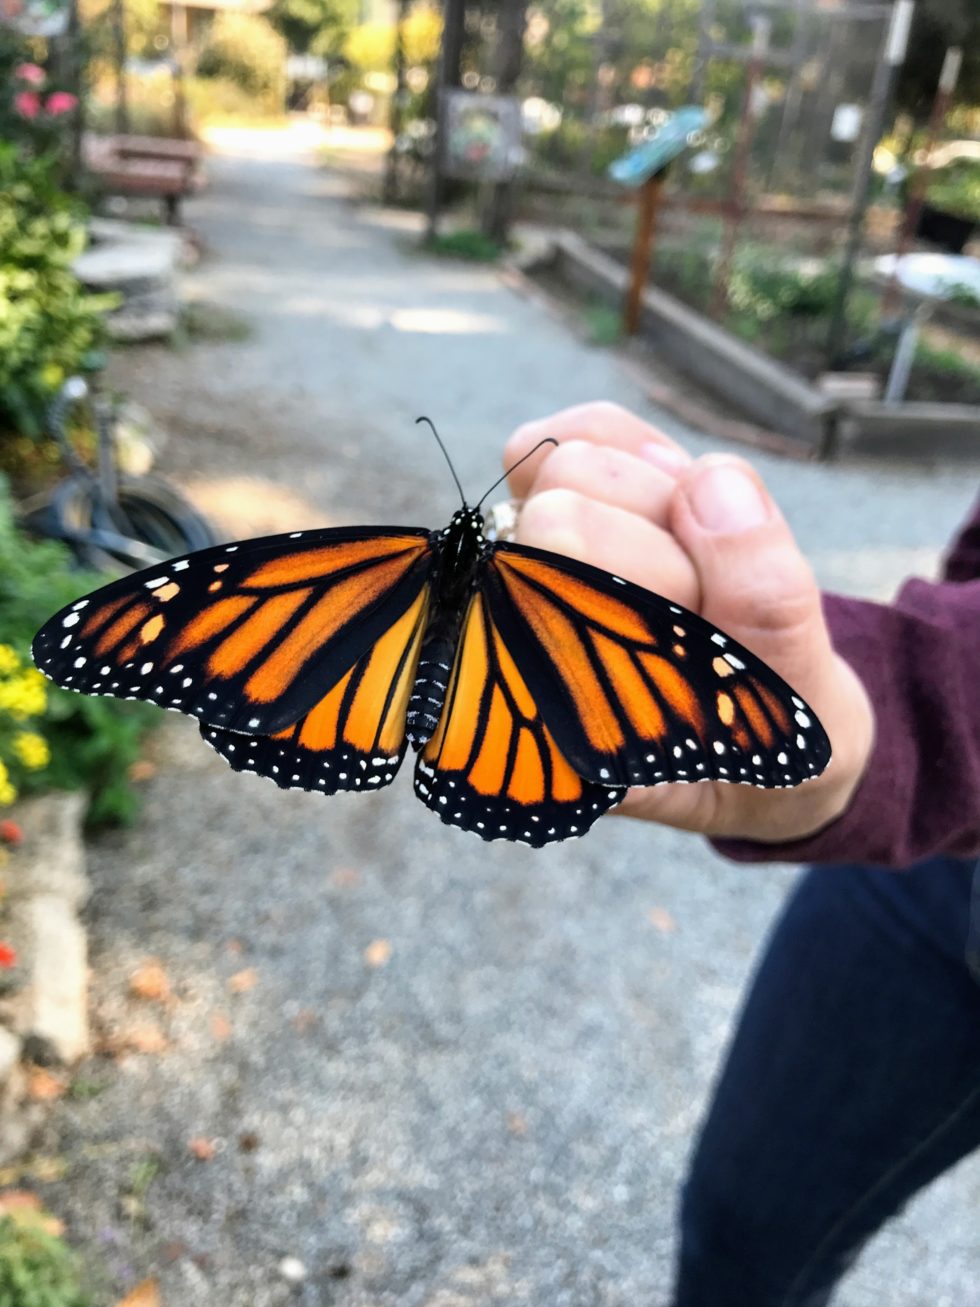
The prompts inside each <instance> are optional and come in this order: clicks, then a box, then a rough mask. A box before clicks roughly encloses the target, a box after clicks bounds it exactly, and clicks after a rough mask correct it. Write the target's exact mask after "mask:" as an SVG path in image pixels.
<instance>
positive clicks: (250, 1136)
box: [238, 1130, 261, 1153]
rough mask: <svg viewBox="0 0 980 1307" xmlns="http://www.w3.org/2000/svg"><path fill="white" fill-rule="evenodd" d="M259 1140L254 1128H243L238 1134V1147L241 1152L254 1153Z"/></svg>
mask: <svg viewBox="0 0 980 1307" xmlns="http://www.w3.org/2000/svg"><path fill="white" fill-rule="evenodd" d="M260 1142H261V1141H260V1140H259V1137H258V1135H257V1134H256V1133H255V1131H254V1130H245V1131H243V1132H242V1134H240V1135H239V1136H238V1147H239V1148H240V1149H241V1151H242V1152H243V1153H254V1152H255V1150H256V1148H258V1146H259V1143H260Z"/></svg>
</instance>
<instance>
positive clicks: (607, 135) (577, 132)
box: [531, 118, 627, 177]
mask: <svg viewBox="0 0 980 1307" xmlns="http://www.w3.org/2000/svg"><path fill="white" fill-rule="evenodd" d="M626 142H627V129H626V128H625V127H602V128H595V129H593V130H590V129H589V128H588V127H587V126H586V125H585V124H584V123H582V122H579V121H577V120H576V119H574V118H566V119H564V121H563V122H561V123H559V125H558V126H557V127H556V128H554V130H552V131H550V132H542V133H541V134H540V135H539V136H536V137H534V140H533V142H532V146H531V148H532V150H533V151H534V154H535V155H536V156H537V158H538V159H540V160H541V162H542V163H547V164H550V165H551V166H552V167H553V168H557V169H559V170H561V171H574V170H576V169H578V168H581V167H582V166H583V165H585V166H586V167H587V168H588V170H589V171H590V172H591V173H593V174H594V175H595V176H598V177H602V176H604V175H605V172H606V169H607V168H608V167H609V165H610V164H611V163H612V161H613V160H614V159H618V158H619V156H620V155H621V154H622V153H623V152H624V151H625V149H626Z"/></svg>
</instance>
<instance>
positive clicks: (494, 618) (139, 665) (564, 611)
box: [34, 505, 830, 847]
mask: <svg viewBox="0 0 980 1307" xmlns="http://www.w3.org/2000/svg"><path fill="white" fill-rule="evenodd" d="M34 656H35V661H36V662H37V665H38V666H39V667H40V669H41V670H42V671H43V672H44V673H45V674H46V675H48V676H50V677H51V678H52V679H53V680H55V681H57V682H58V683H59V684H61V685H63V686H65V687H66V688H69V689H72V690H78V691H81V692H83V693H90V694H110V695H114V696H116V697H122V698H139V699H148V700H150V701H152V702H155V703H158V704H160V705H161V706H163V707H167V708H172V709H174V710H177V711H180V712H184V713H187V714H188V715H191V716H193V717H196V718H197V720H198V721H199V723H200V730H201V734H202V736H203V737H204V739H205V740H206V741H207V742H208V743H209V744H210V745H211V746H212V747H213V748H214V749H216V750H217V751H218V752H219V753H220V754H221V755H222V756H223V757H224V758H225V759H226V761H227V762H228V763H229V764H230V765H231V767H232V768H233V769H234V770H236V771H240V772H249V771H251V772H252V773H253V774H256V775H262V776H265V777H267V778H269V779H271V780H273V781H274V782H275V783H276V784H277V785H279V786H280V787H281V788H284V789H305V790H312V791H316V792H319V793H323V794H334V793H338V792H342V791H351V790H370V789H380V788H383V787H384V786H386V785H388V784H389V783H390V782H391V781H392V780H393V779H394V776H395V774H396V772H397V770H398V768H399V766H400V765H401V762H402V760H403V758H404V755H405V752H406V750H407V747H408V745H411V746H412V747H413V748H414V749H415V750H416V751H417V753H418V758H417V762H416V769H415V792H416V794H417V795H418V797H419V798H420V799H421V800H422V802H423V803H425V804H426V806H428V807H429V808H431V809H433V811H435V812H436V813H437V814H438V815H439V816H440V818H441V819H442V820H443V821H444V822H445V823H447V824H449V825H454V826H457V827H460V828H462V829H464V830H469V831H473V832H475V833H476V834H478V835H480V836H481V838H483V839H487V840H492V839H509V840H516V841H520V842H523V843H527V844H531V845H533V846H535V847H539V846H541V845H545V844H549V843H552V842H554V841H557V840H561V839H565V838H567V837H569V836H576V835H581V834H584V833H585V831H587V830H588V829H589V827H590V826H591V825H592V824H593V823H594V821H595V820H596V819H597V818H598V817H599V816H601V814H602V813H603V812H605V811H606V810H608V809H609V808H610V807H612V806H614V805H615V804H617V803H619V802H620V801H621V800H622V798H623V797H624V795H625V793H626V789H627V787H629V786H631V785H656V784H660V783H665V782H693V781H702V780H704V781H710V780H714V781H727V782H735V783H744V784H754V785H760V786H763V787H765V788H776V787H780V786H788V785H796V784H799V783H800V782H801V781H803V780H807V779H809V778H810V777H812V776H816V775H819V773H820V772H821V771H822V770H823V769H824V767H825V766H826V764H827V761H828V760H829V757H830V746H829V743H828V741H827V737H826V735H825V734H824V732H823V730H822V728H821V726H820V724H819V722H818V721H817V719H816V717H815V715H814V714H813V713H812V711H811V710H810V709H809V708H808V707H807V705H806V704H805V703H804V702H803V700H802V699H801V698H799V696H797V695H796V694H795V693H794V692H793V691H792V690H791V688H790V687H789V686H787V685H786V684H785V682H783V681H782V680H781V679H780V678H779V677H778V676H777V675H776V674H775V673H774V672H773V671H772V670H771V669H769V668H768V667H766V666H765V664H763V663H761V662H760V660H759V659H757V658H755V657H754V655H752V654H751V653H750V652H749V651H748V650H745V649H743V648H742V647H741V646H739V645H738V644H736V643H735V642H734V641H732V640H730V639H729V637H727V636H726V635H725V634H724V633H723V632H719V631H717V630H716V629H715V628H714V627H712V626H710V625H709V624H708V623H707V622H705V621H704V620H703V619H702V618H700V617H699V616H698V615H697V614H695V613H691V612H688V611H687V610H685V609H683V608H681V607H680V606H679V605H676V604H673V603H671V602H670V601H669V600H667V599H664V598H662V597H661V596H659V595H655V594H653V593H651V592H649V591H646V590H643V589H642V588H641V587H639V586H636V585H634V584H631V583H630V582H628V581H626V580H625V579H623V578H621V577H616V576H611V575H610V574H608V573H605V572H601V571H599V570H598V569H596V568H593V567H590V566H589V565H587V564H585V563H580V562H577V561H575V560H572V559H569V558H564V557H560V556H558V555H555V554H550V553H547V552H545V551H542V550H536V549H530V548H527V547H523V546H519V545H513V544H508V543H500V542H492V541H488V540H487V538H486V536H485V535H484V532H483V527H482V518H481V515H480V513H479V511H478V510H477V509H470V508H467V507H466V506H465V505H464V507H463V508H462V509H460V510H459V511H457V512H456V513H455V514H454V516H453V518H452V520H451V521H450V523H449V524H448V525H447V526H446V527H445V528H444V529H442V530H439V531H428V530H424V529H420V528H416V527H380V528H368V527H338V528H329V529H324V530H316V531H306V532H292V533H290V534H289V535H284V536H270V537H264V538H260V539H257V540H249V541H242V542H239V543H238V544H233V545H221V546H217V547H215V548H212V549H207V550H203V551H201V552H199V553H197V554H191V555H188V556H187V557H186V558H182V559H175V560H173V561H172V562H170V563H168V564H165V565H161V566H157V567H154V568H150V569H147V570H146V571H145V572H141V573H138V574H136V575H134V576H130V577H126V578H123V579H122V580H120V581H115V582H112V583H111V584H109V585H107V586H105V587H103V588H102V589H101V590H98V591H96V592H95V593H93V594H92V595H90V596H88V597H86V598H85V599H81V600H79V601H77V602H76V603H74V604H72V605H70V606H69V607H67V608H65V609H63V610H62V612H60V613H58V614H56V615H55V616H54V617H52V618H51V619H50V621H48V622H47V623H46V624H45V625H44V627H42V629H41V631H40V632H39V633H38V635H37V637H36V639H35V642H34Z"/></svg>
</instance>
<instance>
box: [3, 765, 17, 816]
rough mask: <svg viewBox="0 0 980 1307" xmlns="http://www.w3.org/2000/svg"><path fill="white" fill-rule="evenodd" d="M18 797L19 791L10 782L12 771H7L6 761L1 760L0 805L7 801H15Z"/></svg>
mask: <svg viewBox="0 0 980 1307" xmlns="http://www.w3.org/2000/svg"><path fill="white" fill-rule="evenodd" d="M16 798H17V791H16V790H15V789H14V787H13V785H11V783H10V772H8V771H7V768H6V766H5V765H4V763H3V762H2V761H0V807H2V806H3V805H4V804H7V803H13V801H14V799H16Z"/></svg>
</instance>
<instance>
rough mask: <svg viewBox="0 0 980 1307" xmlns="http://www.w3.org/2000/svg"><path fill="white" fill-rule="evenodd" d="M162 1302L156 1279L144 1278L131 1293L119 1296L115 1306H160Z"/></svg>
mask: <svg viewBox="0 0 980 1307" xmlns="http://www.w3.org/2000/svg"><path fill="white" fill-rule="evenodd" d="M162 1304H163V1299H162V1298H161V1297H160V1286H159V1285H158V1284H157V1282H156V1280H152V1279H151V1280H144V1281H143V1283H142V1284H138V1285H137V1286H136V1288H135V1289H133V1290H132V1292H131V1293H127V1294H126V1297H125V1298H120V1300H119V1301H118V1302H117V1303H116V1307H162Z"/></svg>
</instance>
